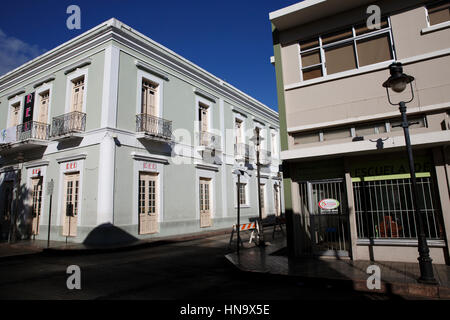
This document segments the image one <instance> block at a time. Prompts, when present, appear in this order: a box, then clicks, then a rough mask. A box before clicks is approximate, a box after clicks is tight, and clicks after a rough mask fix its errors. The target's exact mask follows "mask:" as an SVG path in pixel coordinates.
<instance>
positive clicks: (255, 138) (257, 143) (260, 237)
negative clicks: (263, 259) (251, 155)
mask: <svg viewBox="0 0 450 320" xmlns="http://www.w3.org/2000/svg"><path fill="white" fill-rule="evenodd" d="M259 131H260V129H259V128H258V127H256V128H255V129H254V130H253V132H254V134H255V135H254V136H253V137H252V138H251V139H250V141H252V142H253V143H254V144H255V149H256V172H257V177H258V209H259V219H258V224H259V233H258V242H259V245H260V246H265V245H266V243H265V242H264V230H263V225H262V209H261V175H260V173H261V163H260V162H259V153H260V151H261V141H262V140H263V139H264V138H262V137H261V136H260V132H259Z"/></svg>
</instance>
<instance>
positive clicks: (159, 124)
mask: <svg viewBox="0 0 450 320" xmlns="http://www.w3.org/2000/svg"><path fill="white" fill-rule="evenodd" d="M136 132H145V133H148V134H150V135H152V136H155V137H158V138H162V139H167V140H170V139H171V138H172V121H170V120H166V119H162V118H158V117H155V116H152V115H150V114H146V113H141V114H138V115H136Z"/></svg>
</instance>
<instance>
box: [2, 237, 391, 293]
mask: <svg viewBox="0 0 450 320" xmlns="http://www.w3.org/2000/svg"><path fill="white" fill-rule="evenodd" d="M227 243H228V235H220V236H214V237H209V238H204V239H198V240H192V241H187V242H172V243H170V242H169V243H167V244H162V245H159V246H155V247H150V248H145V249H139V250H132V251H126V252H115V253H103V254H89V255H77V256H64V257H61V256H59V257H56V256H43V255H30V256H28V257H23V258H16V259H14V260H11V261H1V260H0V299H159V300H161V299H162V300H166V299H169V300H170V299H189V300H213V299H233V300H234V299H245V300H248V299H251V300H265V299H275V300H279V299H296V300H324V299H328V300H358V301H364V300H385V299H389V297H387V296H382V295H376V294H366V293H361V292H354V291H352V290H346V289H342V288H335V287H332V286H329V285H327V284H320V285H308V286H305V285H304V284H302V283H296V282H295V281H292V280H287V279H273V278H266V277H264V276H262V277H261V276H252V275H248V274H243V273H240V272H239V271H237V270H235V269H234V267H233V266H231V265H230V264H229V262H228V261H226V259H225V258H224V254H225V253H226V246H227ZM69 265H78V266H79V267H80V269H81V289H80V290H76V289H75V290H69V289H68V288H67V286H66V280H67V278H68V276H69V275H68V274H67V273H66V269H67V267H68V266H69Z"/></svg>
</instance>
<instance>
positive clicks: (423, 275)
mask: <svg viewBox="0 0 450 320" xmlns="http://www.w3.org/2000/svg"><path fill="white" fill-rule="evenodd" d="M417 260H419V268H420V278H419V279H417V282H419V283H423V284H430V285H437V284H438V282H437V281H436V279H435V278H434V273H433V265H432V264H431V261H432V259H431V258H426V257H425V258H422V257H419V258H417Z"/></svg>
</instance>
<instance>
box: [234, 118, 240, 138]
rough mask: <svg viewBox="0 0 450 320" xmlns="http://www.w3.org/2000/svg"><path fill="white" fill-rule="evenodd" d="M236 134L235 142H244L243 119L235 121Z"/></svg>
mask: <svg viewBox="0 0 450 320" xmlns="http://www.w3.org/2000/svg"><path fill="white" fill-rule="evenodd" d="M234 136H235V141H234V143H235V144H239V143H242V121H240V120H237V119H236V121H235V122H234Z"/></svg>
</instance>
